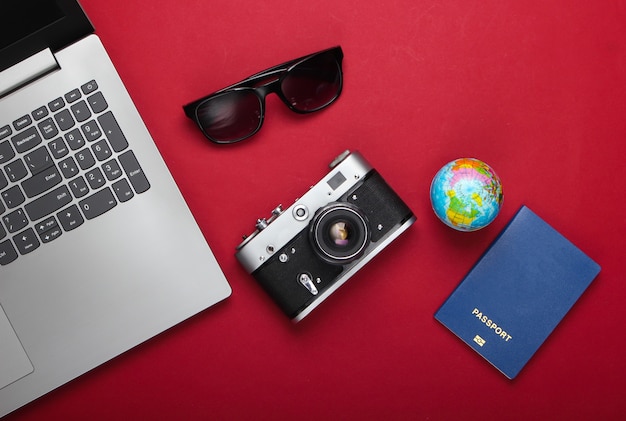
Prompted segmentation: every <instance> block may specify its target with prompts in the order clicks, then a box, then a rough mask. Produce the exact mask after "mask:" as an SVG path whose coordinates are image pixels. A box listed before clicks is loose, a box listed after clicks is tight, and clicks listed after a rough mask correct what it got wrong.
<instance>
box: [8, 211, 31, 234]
mask: <svg viewBox="0 0 626 421" xmlns="http://www.w3.org/2000/svg"><path fill="white" fill-rule="evenodd" d="M2 222H4V226H5V227H7V230H8V231H9V232H10V233H14V232H17V231H19V230H21V229H22V228H24V227H26V225H28V218H26V215H24V211H23V210H22V209H18V210H16V211H13V212H11V213H9V214H7V215H4V216H3V217H2Z"/></svg>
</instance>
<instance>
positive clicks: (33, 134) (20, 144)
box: [11, 127, 41, 153]
mask: <svg viewBox="0 0 626 421" xmlns="http://www.w3.org/2000/svg"><path fill="white" fill-rule="evenodd" d="M11 142H13V146H14V147H15V150H16V151H17V152H18V153H22V152H26V151H27V150H29V149H32V148H34V147H35V146H37V145H39V144H40V143H41V136H39V133H37V129H36V128H35V127H30V128H28V129H26V130H24V131H23V132H21V133H18V134H16V135H15V136H13V137H12V138H11Z"/></svg>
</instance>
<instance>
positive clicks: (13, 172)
mask: <svg viewBox="0 0 626 421" xmlns="http://www.w3.org/2000/svg"><path fill="white" fill-rule="evenodd" d="M4 172H5V173H6V174H7V177H9V180H11V181H13V182H15V181H19V180H21V179H22V178H24V177H26V176H27V175H28V170H27V169H26V166H25V165H24V161H22V160H21V159H19V158H18V159H16V160H15V161H13V162H9V163H8V164H6V165H5V166H4Z"/></svg>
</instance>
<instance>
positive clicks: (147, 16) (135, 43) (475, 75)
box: [7, 0, 626, 420]
mask: <svg viewBox="0 0 626 421" xmlns="http://www.w3.org/2000/svg"><path fill="white" fill-rule="evenodd" d="M83 5H84V7H85V9H86V11H87V13H88V14H89V16H90V17H91V19H92V21H93V23H94V25H95V26H96V29H97V33H98V34H99V35H100V37H101V39H102V41H103V43H104V44H105V46H106V47H107V49H108V51H109V54H110V55H111V57H112V59H113V62H114V63H115V64H116V66H117V68H118V70H119V72H120V74H121V77H122V79H123V80H124V81H125V83H126V85H127V87H128V90H129V91H130V94H131V96H132V97H133V99H134V100H135V102H136V105H137V107H138V109H139V111H140V112H141V114H142V115H143V117H144V119H145V121H146V124H147V126H148V128H149V129H150V131H151V133H152V134H153V137H154V139H155V142H156V143H157V145H158V147H159V149H160V150H161V152H162V153H163V156H164V158H165V161H166V162H167V164H168V165H169V167H170V169H171V171H172V173H173V175H174V177H175V179H176V181H177V182H178V184H179V186H180V188H181V190H182V192H183V194H184V196H185V198H186V199H187V201H188V203H189V206H190V207H191V210H192V211H193V213H194V215H195V216H196V218H197V221H198V223H199V225H200V227H201V229H202V231H203V233H204V234H205V236H206V238H207V241H208V242H209V244H210V245H211V247H212V249H213V251H214V253H215V254H216V256H217V259H218V261H219V262H220V264H221V265H222V267H223V270H224V272H225V273H226V276H227V278H228V279H229V281H230V283H231V285H232V288H233V295H232V297H231V298H229V299H228V300H227V301H225V302H223V303H221V304H219V305H218V306H216V307H214V308H212V309H210V310H208V311H206V312H203V313H201V314H199V315H198V316H196V317H194V318H193V319H192V320H190V321H188V322H185V323H183V324H182V325H180V326H177V327H176V328H174V329H171V330H170V331H168V332H166V333H165V334H163V335H160V336H159V337H157V338H155V339H153V340H151V341H149V342H148V343H146V344H144V345H142V346H140V347H138V348H136V349H134V350H132V351H130V352H128V353H126V354H125V355H123V356H121V357H119V358H117V359H115V360H113V361H111V362H110V363H107V364H105V365H104V366H102V367H100V368H98V369H96V370H94V371H93V372H91V373H89V374H87V375H85V376H83V377H81V378H79V379H77V380H75V381H73V382H71V383H70V384H68V385H66V386H64V387H62V388H60V389H59V390H57V391H54V392H52V393H50V394H49V395H47V396H45V397H43V398H42V399H40V400H38V401H36V402H35V403H33V404H30V405H28V406H27V407H25V408H23V409H21V410H19V411H17V412H16V413H14V414H12V415H11V416H9V417H8V418H7V419H38V420H39V419H119V418H125V419H238V420H242V419H272V420H273V419H305V420H312V419H316V420H317V419H383V418H389V419H434V420H437V419H476V420H483V419H524V420H525V419H531V418H532V419H537V418H540V419H555V418H561V419H592V418H593V419H615V418H620V417H622V418H623V417H624V416H625V415H626V401H625V399H624V393H625V392H626V387H625V386H626V381H625V380H624V379H625V376H626V363H625V358H624V345H625V344H626V343H625V336H624V324H625V323H624V322H625V319H626V318H625V316H626V310H625V309H626V306H625V305H624V298H625V295H626V294H625V293H626V284H625V283H624V271H623V262H624V256H623V255H624V250H625V247H624V245H625V241H624V236H625V234H626V217H625V212H624V208H625V206H626V199H625V194H624V193H625V190H626V189H625V188H624V182H623V179H622V176H623V172H624V169H625V164H624V152H626V147H625V146H624V144H625V140H626V114H625V110H626V24H625V23H626V2H624V1H589V0H574V1H550V2H545V1H536V0H527V1H524V2H502V1H495V0H487V1H465V0H462V1H461V0H459V1H447V2H438V1H432V0H428V1H423V0H389V1H384V2H381V1H337V0H333V1H330V0H317V1H301V0H294V1H274V0H268V1H258V2H251V1H241V0H211V1H200V0H169V1H167V0H150V1H139V0H107V1H99V0H83ZM337 44H340V45H341V46H342V47H343V49H344V52H345V61H344V70H345V86H344V92H343V94H342V96H341V98H340V99H339V100H338V101H337V102H336V103H335V104H333V105H332V106H331V107H330V108H328V109H327V110H325V111H323V112H320V113H317V114H315V115H310V116H299V115H295V114H293V113H291V112H290V111H288V110H287V108H286V107H284V106H283V104H282V103H280V102H279V101H278V99H277V98H276V97H275V96H273V97H271V98H270V99H269V100H268V107H267V108H268V110H267V114H266V122H265V125H264V127H263V129H262V130H261V132H260V133H259V134H258V135H256V136H255V137H254V138H252V139H249V140H248V141H246V142H244V143H241V144H239V145H235V146H226V147H224V146H215V145H212V144H209V143H208V142H207V141H205V140H204V138H203V137H202V135H201V134H200V132H199V131H197V129H196V128H195V127H194V125H193V124H192V123H191V122H190V121H189V120H187V119H186V117H185V116H184V114H183V112H182V109H181V105H182V104H184V103H186V102H188V101H191V100H193V99H196V98H197V97H200V96H203V95H205V94H207V93H210V92H212V91H214V90H217V89H220V88H222V87H224V86H226V85H229V84H231V83H234V82H237V81H239V80H240V79H243V78H244V77H246V76H248V75H249V74H252V73H255V72H257V71H260V70H262V69H264V68H267V67H270V66H272V65H275V64H278V63H280V62H283V61H286V60H289V59H293V58H296V57H299V56H302V55H305V54H308V53H311V52H315V51H318V50H321V49H324V48H327V47H330V46H333V45H337ZM344 149H352V150H359V151H361V152H362V153H363V155H364V156H365V157H366V158H367V159H368V160H369V161H370V162H371V163H372V164H373V165H374V167H376V168H377V169H378V170H379V171H380V173H381V174H382V175H383V176H384V177H385V178H386V180H387V181H388V182H389V184H390V185H391V186H392V187H393V188H394V189H395V190H396V191H397V192H398V193H399V194H400V196H401V197H403V198H404V199H405V201H406V202H407V203H408V204H409V206H410V207H411V208H412V209H413V211H414V212H415V214H416V215H417V217H418V221H417V222H416V224H415V225H414V226H413V227H412V228H411V229H410V230H409V231H407V232H406V233H405V234H404V235H403V236H402V237H401V238H400V239H398V240H397V241H396V242H394V243H393V244H392V245H391V246H390V247H388V249H386V250H385V251H384V252H383V253H382V254H381V255H379V256H378V257H377V258H376V259H374V260H373V261H372V262H371V263H370V264H368V265H367V266H366V267H365V268H363V269H362V270H361V271H360V272H359V273H358V274H357V275H356V276H354V277H353V278H352V279H351V280H350V281H349V282H348V283H347V284H346V285H345V286H344V287H342V288H341V289H340V290H339V291H338V292H337V293H336V294H334V295H333V296H331V297H330V298H329V299H328V300H327V301H326V302H324V304H322V306H320V307H319V308H318V309H317V310H315V311H314V312H313V314H312V315H311V316H310V317H309V318H307V319H305V320H304V321H303V322H302V323H301V324H298V325H295V326H294V325H292V324H291V323H290V322H289V321H288V320H287V319H286V318H285V317H284V316H283V315H282V314H281V313H280V311H279V310H278V308H277V307H275V306H274V305H273V304H272V303H271V302H270V300H269V298H268V297H267V296H266V295H265V294H264V293H263V292H262V290H261V289H260V287H258V286H257V285H256V284H255V282H254V280H253V279H252V278H251V277H250V276H249V275H248V274H247V273H246V272H245V271H244V270H243V269H242V268H240V267H239V265H238V263H237V262H236V260H235V258H234V256H233V253H234V247H235V246H236V245H237V244H238V243H239V241H240V238H241V235H242V234H247V233H249V232H250V231H252V229H253V224H254V222H255V220H256V219H257V218H259V217H264V216H269V213H270V211H271V209H273V208H274V207H275V206H276V205H277V204H279V203H282V204H284V205H286V206H288V205H290V204H291V203H292V202H293V200H295V199H296V198H297V197H299V196H300V195H302V194H303V193H304V192H305V191H306V190H307V189H308V187H309V186H310V185H313V184H315V183H316V182H317V181H318V180H319V179H320V178H321V177H322V176H323V175H325V174H326V172H327V167H326V165H327V164H328V163H329V162H330V160H331V159H332V158H334V157H335V156H336V155H337V154H338V153H339V152H341V151H343V150H344ZM465 156H472V157H476V158H479V159H482V160H484V161H486V162H487V163H488V164H490V165H491V166H492V167H493V168H494V169H495V170H496V171H497V172H498V174H499V175H500V177H501V179H502V182H503V185H504V191H505V203H504V207H503V209H502V211H501V214H500V216H498V218H497V219H496V220H495V221H494V222H493V224H491V225H490V226H489V227H487V228H486V229H484V230H481V231H478V232H475V233H460V232H456V231H453V230H451V229H450V228H447V227H446V226H444V225H443V224H442V223H440V222H439V221H438V220H437V219H436V217H435V215H434V214H433V212H432V210H431V208H430V202H429V195H428V192H429V185H430V181H431V179H432V177H433V175H434V174H435V173H436V171H437V170H438V169H439V168H440V167H441V166H442V165H443V164H445V163H446V162H448V161H450V160H452V159H454V158H458V157H465ZM522 204H526V205H528V206H529V207H531V208H532V209H533V210H534V211H535V212H537V213H538V214H539V215H540V216H542V217H543V218H544V219H545V220H546V221H548V222H549V223H550V224H551V225H553V226H554V227H555V228H556V229H557V230H559V231H560V232H561V233H563V234H564V235H565V236H566V237H568V238H569V239H570V240H571V241H572V242H574V243H575V244H576V245H578V246H579V247H580V248H581V249H582V250H583V251H584V252H586V253H587V254H588V255H589V256H590V257H592V258H593V259H594V260H596V261H597V262H598V263H599V264H600V265H601V266H602V272H601V273H600V275H599V277H598V278H597V279H596V280H595V281H594V283H593V284H592V285H591V287H590V288H589V289H588V290H587V292H586V293H585V294H584V295H583V296H582V298H581V299H580V300H579V302H578V303H577V304H576V305H575V307H574V309H573V310H572V311H571V312H570V313H569V314H568V315H567V317H566V318H565V319H564V320H563V322H562V323H561V324H560V325H559V326H558V328H557V329H556V330H555V332H554V333H553V334H552V336H551V337H550V338H549V339H548V340H547V342H546V343H545V344H544V346H543V347H542V348H541V349H540V350H539V351H538V353H537V354H536V355H535V356H534V357H533V358H532V359H531V361H530V363H529V364H528V365H527V366H526V367H525V368H524V370H522V372H521V374H520V375H519V377H518V378H517V379H516V380H514V381H509V380H507V379H506V378H505V377H504V376H503V375H501V374H500V373H499V372H498V371H497V370H496V369H494V368H492V367H491V366H490V365H489V364H488V363H487V362H485V361H484V360H482V359H481V358H480V357H479V356H478V355H477V354H475V353H474V352H473V351H471V350H470V349H469V348H468V347H467V346H466V345H465V344H463V343H462V342H461V341H460V340H458V339H457V338H456V337H454V335H452V334H451V333H450V332H448V331H447V330H446V329H445V328H444V327H442V326H441V325H439V324H438V322H436V321H435V320H434V319H433V313H434V312H435V310H436V309H437V308H438V307H439V306H440V305H441V303H442V302H443V301H444V300H445V298H446V297H447V296H448V295H449V294H450V293H451V292H452V290H453V289H454V288H455V286H456V285H457V284H458V283H459V281H460V280H461V279H462V278H463V276H464V274H465V273H466V272H467V271H468V270H469V269H470V268H471V266H472V265H473V264H474V263H475V261H476V260H477V259H478V258H479V256H480V255H481V254H482V253H483V251H484V250H485V249H486V247H487V246H488V245H489V244H490V242H491V241H492V240H493V239H494V238H495V237H496V236H497V234H498V233H499V232H500V230H501V229H502V228H503V227H504V225H505V224H506V223H507V222H508V220H509V219H510V218H511V217H512V216H513V214H514V213H515V212H516V211H517V209H518V208H519V207H520V206H521V205H522ZM172 223H176V221H172ZM102 340H103V341H106V340H107V338H102Z"/></svg>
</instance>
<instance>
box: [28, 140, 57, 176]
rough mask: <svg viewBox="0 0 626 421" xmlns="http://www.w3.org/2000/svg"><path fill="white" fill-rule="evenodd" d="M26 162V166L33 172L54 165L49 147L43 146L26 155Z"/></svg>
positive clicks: (35, 172)
mask: <svg viewBox="0 0 626 421" xmlns="http://www.w3.org/2000/svg"><path fill="white" fill-rule="evenodd" d="M24 162H26V167H27V168H28V169H29V170H30V173H31V174H37V173H38V172H41V171H43V170H45V169H46V168H49V167H51V166H52V165H54V163H53V162H52V157H51V156H50V154H49V153H48V149H46V147H45V146H42V147H40V148H38V149H35V150H34V151H32V152H30V153H28V154H27V155H25V156H24Z"/></svg>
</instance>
